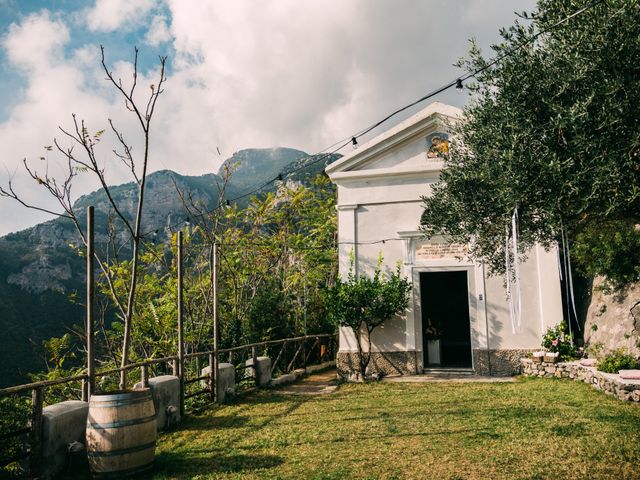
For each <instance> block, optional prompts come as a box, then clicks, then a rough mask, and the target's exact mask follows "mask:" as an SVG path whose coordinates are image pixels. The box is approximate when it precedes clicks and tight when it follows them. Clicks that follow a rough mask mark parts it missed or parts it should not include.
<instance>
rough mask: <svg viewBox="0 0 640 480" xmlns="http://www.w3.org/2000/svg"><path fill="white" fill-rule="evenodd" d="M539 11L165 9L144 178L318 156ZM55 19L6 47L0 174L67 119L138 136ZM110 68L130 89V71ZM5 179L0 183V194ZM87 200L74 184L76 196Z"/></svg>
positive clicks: (97, 15)
mask: <svg viewBox="0 0 640 480" xmlns="http://www.w3.org/2000/svg"><path fill="white" fill-rule="evenodd" d="M0 1H2V0H0ZM156 4H157V2H156ZM533 4H534V0H518V1H517V2H516V1H513V0H492V1H491V2H488V1H480V0H460V1H456V2H451V1H446V0H431V1H429V2H426V1H424V0H404V1H401V2H389V1H386V0H350V1H348V2H345V1H344V0H323V1H312V0H310V1H307V2H300V1H299V0H279V1H278V2H256V1H251V0H234V1H232V2H213V1H204V0H167V2H166V6H167V7H168V11H167V12H166V14H164V15H165V17H166V18H164V17H163V16H156V17H154V18H153V21H151V22H150V28H148V29H147V30H146V31H145V33H141V34H140V35H141V36H142V35H146V40H147V41H148V42H149V43H150V44H152V45H158V44H162V42H166V41H171V42H172V43H171V44H170V45H171V48H172V50H174V51H175V54H174V55H173V54H172V55H173V56H172V58H170V59H169V61H170V63H171V70H170V76H169V78H168V81H167V83H166V87H165V93H164V94H163V95H162V96H161V97H160V100H159V102H158V110H157V113H156V117H155V120H154V124H153V126H152V145H153V148H152V157H151V164H150V169H151V171H153V170H157V169H161V168H171V169H174V170H176V171H179V172H181V173H185V174H202V173H205V172H210V171H215V170H216V169H217V167H218V166H219V164H220V161H221V159H220V158H219V157H218V156H217V154H216V148H220V150H221V151H222V153H223V156H229V155H230V154H231V153H233V152H234V151H236V150H239V149H242V148H249V147H273V146H289V147H294V148H300V149H302V150H305V151H308V152H314V151H316V150H318V149H320V148H323V147H325V146H327V145H330V144H332V143H334V142H335V141H337V140H339V139H342V138H345V137H348V136H350V135H351V134H352V133H354V132H356V131H358V130H360V129H362V128H364V127H366V126H368V125H369V124H371V123H373V122H375V121H377V120H379V119H380V118H381V117H383V116H385V115H386V114H388V113H389V112H391V111H393V110H395V109H396V108H397V107H398V106H401V105H404V104H406V103H409V102H410V101H413V100H415V99H416V98H418V97H420V96H422V95H423V94H424V93H426V92H428V91H430V90H432V89H434V88H436V87H438V86H440V85H442V84H443V83H445V82H447V81H450V80H451V79H452V78H455V76H456V75H457V74H458V71H457V70H456V69H455V68H454V67H452V63H453V62H455V60H456V59H457V58H458V57H460V56H462V55H464V54H465V53H466V51H467V48H468V43H467V39H468V38H470V37H472V36H475V37H477V38H478V39H479V41H480V43H481V44H487V43H488V42H489V41H492V40H495V39H497V31H498V28H499V27H500V26H505V25H509V24H511V23H512V21H513V13H512V11H513V10H523V9H531V8H532V6H533ZM154 8H155V5H154V2H152V1H151V0H144V1H137V2H132V1H125V0H108V1H107V0H97V1H96V3H95V6H94V7H93V8H92V9H91V10H89V11H86V12H85V13H86V19H87V22H88V24H89V26H90V28H92V29H94V30H101V31H111V30H114V29H118V28H121V29H128V28H130V27H131V26H132V25H138V26H139V25H142V22H143V21H144V20H145V19H149V18H150V16H151V12H152V11H154ZM62 18H66V17H57V16H54V15H51V14H49V13H47V12H46V11H45V12H42V13H39V14H37V15H32V16H28V17H26V18H24V19H23V20H22V21H21V23H20V24H19V25H14V26H12V27H10V28H9V30H8V33H7V35H6V36H5V37H4V39H3V43H2V46H3V48H4V49H5V50H6V52H7V58H8V59H9V60H10V62H11V65H12V66H13V67H14V68H16V69H18V70H19V71H20V72H21V73H22V74H23V75H24V79H25V83H24V99H23V100H22V101H21V102H20V103H19V104H18V105H17V106H15V107H14V108H13V109H12V110H11V112H10V118H9V119H8V120H7V121H5V122H4V123H1V124H0V144H1V145H3V154H4V156H3V157H2V159H0V163H2V162H4V164H5V166H6V168H7V169H8V171H9V172H12V171H14V170H15V169H16V168H18V171H20V170H19V167H17V166H19V162H20V160H21V159H22V158H23V157H25V156H27V157H29V158H31V159H37V158H39V156H40V155H41V154H42V146H43V145H49V144H51V138H52V137H53V136H55V135H56V127H57V125H58V124H61V123H62V124H63V125H66V126H68V125H69V120H70V114H71V113H72V112H76V113H77V114H78V115H79V116H81V117H83V118H86V119H87V120H88V121H89V122H90V129H91V130H94V131H95V130H99V129H101V128H104V126H105V123H106V119H107V118H113V119H114V120H115V121H116V122H117V124H118V125H120V126H121V127H122V129H123V131H124V132H125V133H126V134H127V137H128V138H134V137H135V132H136V130H135V129H136V128H137V127H136V125H135V122H133V120H132V118H131V116H130V115H129V114H128V113H129V112H127V111H126V109H125V108H124V105H123V104H122V102H120V101H119V100H115V95H114V91H113V89H110V88H109V86H108V85H107V83H106V82H105V81H104V73H103V72H101V71H100V69H99V56H98V54H99V50H98V49H97V47H96V46H95V45H94V43H97V42H96V41H95V40H93V39H89V40H88V41H87V43H86V44H78V45H70V44H69V42H70V32H69V25H70V24H69V23H67V24H65V22H64V21H63V20H62ZM70 18H71V16H70ZM65 49H66V52H65ZM141 55H144V49H142V50H141ZM108 56H109V46H108V45H107V57H108ZM107 60H108V58H107ZM112 67H113V69H114V71H115V72H116V74H117V75H119V76H122V78H123V80H125V81H126V80H127V79H128V78H129V76H128V72H130V69H131V65H130V64H128V63H126V62H121V63H118V64H116V65H113V66H112ZM152 81H153V82H155V81H156V79H155V75H154V72H153V71H152V72H143V73H141V74H140V78H139V90H138V92H139V95H140V96H141V98H142V97H143V95H146V94H147V93H148V92H149V83H151V82H152ZM437 100H440V101H444V102H449V103H453V104H456V105H461V104H462V103H464V101H465V97H464V96H463V95H460V94H457V93H455V92H447V93H445V94H443V95H441V96H438V98H437ZM425 106H426V105H425ZM409 113H410V112H407V114H409ZM398 120H400V118H398V119H397V120H395V121H398ZM393 123H394V121H391V122H389V123H387V124H385V125H384V127H383V128H388V127H389V126H391V125H393ZM108 147H109V144H108V143H107V140H106V139H105V145H103V150H102V153H101V155H102V156H101V159H102V160H103V161H105V162H106V161H109V160H110V159H111V156H110V155H109V148H108ZM136 147H137V148H136V152H138V151H139V150H140V149H139V145H136ZM53 163H55V162H54V161H53V160H52V164H53ZM52 168H53V167H52ZM107 171H108V172H109V174H110V180H111V181H113V182H118V181H123V180H125V179H127V177H126V176H125V175H124V173H123V171H122V169H121V168H119V167H118V166H117V165H116V164H113V163H111V164H109V166H108V168H107ZM2 176H3V175H2V172H1V170H0V181H2ZM18 181H21V182H22V185H23V186H24V188H25V190H24V191H25V192H26V194H27V195H28V196H29V198H30V199H32V200H34V201H35V200H40V201H41V200H43V199H44V198H45V197H44V196H43V195H42V192H40V191H39V190H38V189H37V185H36V186H35V187H36V188H34V186H32V184H31V183H28V182H27V183H25V182H26V180H25V179H24V178H23V177H18V178H16V182H18ZM94 186H95V185H94V184H92V183H91V182H90V181H89V180H88V179H87V180H85V179H80V183H79V185H78V186H77V190H76V192H77V194H81V193H85V192H86V191H87V190H88V189H90V188H92V187H94ZM0 210H1V215H0V234H3V233H6V232H7V231H10V230H14V229H16V228H23V227H26V226H28V225H30V224H32V223H34V222H35V221H36V220H40V219H42V218H43V217H42V216H31V214H28V213H27V212H26V211H25V210H24V209H18V208H17V207H16V205H15V204H12V203H8V201H7V200H6V199H1V198H0Z"/></svg>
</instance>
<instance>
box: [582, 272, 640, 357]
mask: <svg viewBox="0 0 640 480" xmlns="http://www.w3.org/2000/svg"><path fill="white" fill-rule="evenodd" d="M602 284H603V279H602V278H596V279H594V281H593V293H592V297H591V305H590V306H589V310H588V312H587V320H586V322H585V327H584V328H585V331H584V340H585V344H586V345H595V344H598V343H599V344H602V346H603V347H604V350H605V351H608V350H613V349H615V348H625V349H626V350H628V351H629V353H631V354H633V355H636V356H640V283H637V284H635V285H633V286H631V287H630V288H629V289H628V290H627V291H626V292H624V295H621V294H617V293H613V294H607V293H604V292H603V291H602V290H601V287H602Z"/></svg>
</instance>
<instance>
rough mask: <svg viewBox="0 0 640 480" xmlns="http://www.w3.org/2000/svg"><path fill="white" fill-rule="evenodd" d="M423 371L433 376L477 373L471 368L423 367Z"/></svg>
mask: <svg viewBox="0 0 640 480" xmlns="http://www.w3.org/2000/svg"><path fill="white" fill-rule="evenodd" d="M422 373H423V374H424V375H432V376H436V375H439V376H449V375H475V372H474V371H473V369H471V368H423V369H422Z"/></svg>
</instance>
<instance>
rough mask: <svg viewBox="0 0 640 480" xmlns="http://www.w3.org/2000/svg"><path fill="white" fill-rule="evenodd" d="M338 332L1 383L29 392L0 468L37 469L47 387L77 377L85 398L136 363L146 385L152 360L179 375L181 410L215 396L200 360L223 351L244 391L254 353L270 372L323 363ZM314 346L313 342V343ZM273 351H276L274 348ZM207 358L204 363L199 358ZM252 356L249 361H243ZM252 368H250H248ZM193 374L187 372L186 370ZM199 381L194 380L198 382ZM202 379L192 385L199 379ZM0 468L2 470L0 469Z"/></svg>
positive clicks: (1, 437)
mask: <svg viewBox="0 0 640 480" xmlns="http://www.w3.org/2000/svg"><path fill="white" fill-rule="evenodd" d="M336 339H337V334H335V333H333V334H316V335H304V336H300V337H292V338H285V339H281V340H269V341H265V342H257V343H251V344H247V345H241V346H238V347H231V348H223V349H219V350H217V351H215V350H208V351H203V352H192V353H186V354H183V355H182V361H181V356H171V357H164V358H154V359H149V360H145V361H142V362H137V363H131V364H129V365H126V366H125V367H120V368H113V369H110V370H104V371H102V372H96V373H94V374H93V375H92V376H91V377H90V376H89V374H87V373H85V374H81V375H74V376H70V377H64V378H59V379H54V380H44V381H40V382H33V383H27V384H24V385H16V386H12V387H7V388H2V389H0V399H2V398H6V397H11V396H20V395H24V394H26V393H28V392H30V393H31V400H30V412H29V415H28V421H27V424H26V425H24V426H21V427H19V428H16V429H14V430H12V431H8V432H0V441H3V442H4V443H7V441H10V440H11V439H14V440H15V439H18V441H19V443H21V444H23V447H24V448H22V449H20V451H18V452H16V453H13V454H11V455H10V456H8V457H6V458H2V459H0V469H1V468H4V467H6V466H7V465H10V464H12V463H15V462H19V461H24V460H27V459H28V463H27V464H26V465H25V466H26V469H27V470H28V474H29V476H37V475H38V474H39V472H40V467H41V461H42V438H41V437H42V412H43V408H44V405H45V392H46V389H47V388H51V387H54V386H60V385H67V384H73V383H77V382H80V384H81V387H80V388H81V398H82V400H85V401H87V400H88V398H89V394H90V392H89V384H92V385H95V380H96V379H98V378H103V377H108V376H112V375H119V374H120V372H122V371H123V370H124V371H131V370H136V369H140V383H141V384H142V386H143V387H147V386H148V385H149V370H150V369H152V368H153V367H154V366H156V365H161V364H164V367H165V368H164V370H165V371H169V370H170V371H171V374H172V375H174V376H177V377H178V378H179V379H180V410H181V412H182V413H184V411H185V400H187V399H191V398H193V397H197V396H202V395H205V394H207V395H208V398H209V400H211V401H216V400H217V399H218V398H219V396H218V392H219V385H220V382H219V378H218V375H217V372H216V371H215V369H214V368H211V369H210V372H209V373H207V374H206V375H202V374H201V372H202V369H203V367H205V366H213V365H217V364H218V358H220V357H224V358H225V360H227V361H228V363H230V364H232V365H234V367H235V370H236V379H237V385H238V387H239V390H240V391H241V392H242V391H247V390H251V389H253V388H255V385H254V384H255V383H256V382H257V381H258V378H257V377H258V375H257V374H256V365H257V357H258V356H259V355H267V356H269V357H271V358H274V357H273V355H274V354H275V360H273V362H272V364H271V372H270V374H271V376H272V377H273V376H274V374H277V373H279V372H280V373H290V372H291V371H293V370H295V369H296V368H305V367H306V366H307V365H309V364H310V363H309V362H312V363H322V362H323V361H325V360H327V359H333V358H335V354H336V350H337V349H336V346H337V345H336ZM310 341H312V343H311V345H309V342H310ZM316 347H317V348H316ZM276 352H277V353H276ZM203 357H204V358H206V360H207V364H203V363H202V358H203ZM249 359H252V360H253V362H251V363H247V360H249ZM250 370H251V372H250V373H247V372H249V371H250ZM190 372H191V373H192V375H189V373H190ZM198 382H199V383H198ZM203 383H204V385H206V386H203V387H201V388H199V389H198V388H197V387H198V385H202V384H203ZM0 473H2V472H1V471H0Z"/></svg>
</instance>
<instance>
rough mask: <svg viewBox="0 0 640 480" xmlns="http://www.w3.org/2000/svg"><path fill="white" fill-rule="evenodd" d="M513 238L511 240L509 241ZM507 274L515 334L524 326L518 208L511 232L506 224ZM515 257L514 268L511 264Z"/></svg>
mask: <svg viewBox="0 0 640 480" xmlns="http://www.w3.org/2000/svg"><path fill="white" fill-rule="evenodd" d="M510 239H511V241H509V240H510ZM504 256H505V275H506V278H507V300H508V302H509V314H510V316H511V331H512V332H513V334H514V335H515V334H516V333H519V332H520V328H521V326H522V297H521V295H520V253H519V251H518V208H517V207H516V208H515V209H514V210H513V215H512V216H511V232H509V225H505V242H504ZM511 257H513V268H512V266H511Z"/></svg>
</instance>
